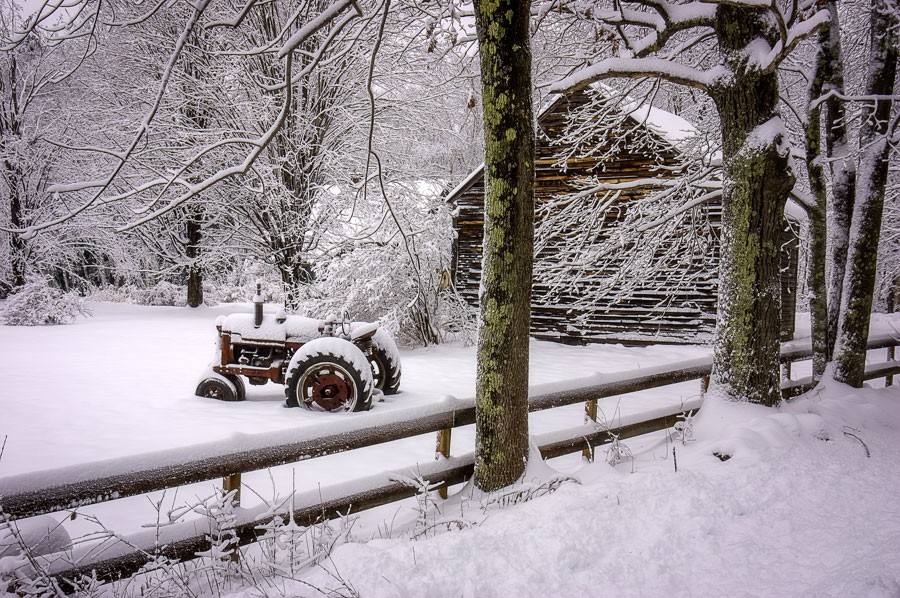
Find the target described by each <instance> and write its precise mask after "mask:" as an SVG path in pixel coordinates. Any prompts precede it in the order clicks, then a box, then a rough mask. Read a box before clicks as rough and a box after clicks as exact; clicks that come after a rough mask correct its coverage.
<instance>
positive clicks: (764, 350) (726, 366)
mask: <svg viewBox="0 0 900 598" xmlns="http://www.w3.org/2000/svg"><path fill="white" fill-rule="evenodd" d="M771 28H772V24H771V23H768V22H767V20H766V18H765V16H764V14H763V12H761V11H756V10H749V9H747V8H746V7H733V6H727V5H720V6H719V7H718V10H717V23H716V30H717V33H718V36H719V43H720V45H721V47H722V49H723V54H724V58H725V61H726V64H728V66H729V67H730V69H731V71H732V73H733V76H732V78H731V79H730V80H729V81H727V82H726V83H724V84H722V85H721V86H718V87H714V88H713V89H711V90H710V93H711V95H712V97H713V99H714V101H715V102H716V106H717V108H718V111H719V115H720V118H721V122H722V142H723V158H724V160H723V163H724V179H725V184H724V189H723V195H722V204H723V205H722V225H723V228H722V265H721V270H720V276H719V307H718V321H717V329H716V342H715V361H714V374H713V378H714V381H715V383H716V385H717V387H718V388H719V389H720V391H721V392H723V393H724V394H725V395H726V396H727V397H729V398H731V399H734V400H749V401H750V402H754V403H762V404H764V405H774V404H775V403H777V402H778V401H779V400H780V398H781V392H780V378H779V375H780V373H779V361H778V355H779V347H780V345H779V331H780V329H781V307H780V306H781V272H780V266H779V256H780V251H781V244H780V234H781V231H782V227H783V219H784V204H785V201H786V199H787V195H788V193H789V191H790V189H791V187H792V186H793V182H794V181H793V177H792V176H791V175H790V171H789V168H788V156H787V152H786V151H784V150H783V149H782V148H780V147H779V145H780V144H781V142H782V140H781V139H780V133H779V129H780V121H779V120H778V110H777V105H778V81H777V78H776V76H775V74H774V73H764V72H761V71H759V70H758V69H755V68H754V67H753V66H752V65H750V66H748V63H747V60H746V56H747V53H746V48H747V47H748V45H750V44H751V43H752V42H753V40H754V39H756V38H757V37H758V36H760V35H767V34H768V35H769V36H770V37H773V38H774V36H775V32H774V31H771Z"/></svg>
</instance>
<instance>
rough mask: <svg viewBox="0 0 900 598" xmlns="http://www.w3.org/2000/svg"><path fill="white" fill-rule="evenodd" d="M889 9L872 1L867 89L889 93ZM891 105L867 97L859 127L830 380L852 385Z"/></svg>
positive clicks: (892, 58)
mask: <svg viewBox="0 0 900 598" xmlns="http://www.w3.org/2000/svg"><path fill="white" fill-rule="evenodd" d="M891 10H892V9H891V8H890V3H889V2H886V1H885V0H873V2H872V15H871V19H872V21H871V22H872V25H871V32H870V36H871V37H870V39H871V42H870V52H869V56H870V58H869V71H868V74H867V83H866V87H867V89H866V92H867V95H871V96H882V97H883V96H890V95H891V94H892V93H893V91H894V83H895V80H896V75H897V46H896V42H897V40H896V37H895V35H896V34H895V33H892V31H891V27H892V25H893V26H894V27H896V25H895V17H893V16H892V14H893V13H892V12H891ZM892 105H893V102H892V101H891V100H887V99H881V100H874V101H871V102H868V103H867V104H866V106H865V108H864V110H863V113H862V119H863V121H862V125H861V127H860V132H859V146H860V149H859V153H858V158H857V165H856V199H855V201H854V207H853V221H852V224H851V228H850V246H849V251H848V253H847V274H846V276H845V278H844V290H843V296H842V301H841V316H840V322H839V324H838V336H837V344H836V346H835V352H834V378H835V380H837V381H839V382H843V383H845V384H849V385H851V386H855V387H857V388H858V387H861V386H862V384H863V373H864V371H865V365H866V341H867V339H868V336H869V317H870V314H871V312H872V296H873V295H874V293H875V268H876V263H877V260H878V242H879V239H880V233H881V218H882V213H883V211H884V192H885V185H886V184H887V176H888V157H889V154H890V146H889V144H888V139H887V135H886V134H887V132H888V126H889V124H890V116H891V108H892Z"/></svg>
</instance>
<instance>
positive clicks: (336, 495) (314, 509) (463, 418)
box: [0, 335, 900, 580]
mask: <svg viewBox="0 0 900 598" xmlns="http://www.w3.org/2000/svg"><path fill="white" fill-rule="evenodd" d="M897 344H900V342H898V339H897V338H895V337H893V336H889V335H883V336H876V337H872V338H870V339H869V349H870V350H873V349H882V348H887V349H888V356H887V359H888V361H886V362H884V363H878V364H873V365H870V366H869V367H868V368H867V373H866V379H867V380H870V379H874V378H881V377H885V378H886V379H887V380H890V377H891V376H893V375H897V374H900V362H898V361H893V347H894V346H896V345H897ZM810 355H811V351H810V349H809V346H808V343H807V345H806V346H803V343H802V342H797V341H794V342H790V343H785V344H784V346H783V350H782V362H783V363H785V364H791V363H792V362H794V361H802V360H805V359H809V357H810ZM711 369H712V363H711V358H709V357H705V358H700V359H696V360H692V361H685V362H681V363H678V364H669V365H666V366H661V367H655V368H644V369H641V370H637V371H634V372H624V373H620V374H616V375H615V376H610V377H603V376H596V377H593V378H589V379H586V380H585V384H583V385H580V386H577V387H572V388H568V389H565V390H558V391H554V392H541V391H540V388H538V389H537V391H536V392H535V393H534V394H533V395H532V396H530V397H529V410H530V411H540V410H544V409H552V408H556V407H562V406H566V405H573V404H577V403H584V404H585V405H586V412H587V413H588V415H589V416H590V415H591V414H592V413H593V414H594V417H595V414H596V410H595V405H596V401H597V400H598V399H602V398H605V397H612V396H617V395H622V394H626V393H633V392H637V391H641V390H647V389H651V388H657V387H660V386H667V385H671V384H676V383H680V382H685V381H690V380H703V381H704V383H703V384H704V386H703V388H705V384H706V383H707V382H708V376H709V374H710V372H711ZM888 383H890V382H888ZM811 386H812V385H811V382H810V380H808V379H807V380H787V381H785V383H784V384H783V392H784V394H785V396H795V395H797V394H800V393H802V392H805V391H806V390H809V389H810V388H811ZM700 390H701V389H700V388H698V396H697V397H696V398H694V399H691V400H689V401H686V402H684V403H682V404H680V405H677V406H673V407H670V408H658V409H655V410H652V411H647V412H643V413H641V414H639V415H636V416H632V417H623V418H621V419H620V420H619V421H618V422H617V424H616V425H615V426H612V427H608V426H606V425H602V424H600V423H597V422H596V421H588V423H586V424H583V425H580V426H577V427H573V428H569V429H566V430H562V431H557V432H553V433H549V434H544V435H540V436H537V437H535V441H536V444H537V445H538V447H539V448H540V452H541V455H542V456H543V457H544V458H545V459H546V458H551V457H558V456H561V455H566V454H570V453H574V452H579V451H581V452H585V453H586V454H588V455H592V451H593V448H594V447H596V446H598V445H601V444H604V443H607V442H610V441H611V440H612V438H613V437H617V438H620V439H625V438H631V437H634V436H638V435H641V434H646V433H648V432H653V431H658V430H664V429H667V428H671V427H672V426H674V425H675V423H676V422H677V421H678V420H679V418H681V417H683V414H684V413H685V412H687V411H691V410H694V409H697V408H698V407H699V406H700V402H701V399H700ZM592 406H594V410H593V412H592ZM426 411H427V412H425V413H423V412H422V411H421V410H419V411H417V412H416V414H414V415H412V416H407V417H402V416H401V417H398V416H397V415H396V414H395V413H386V414H378V413H372V414H368V415H366V416H364V417H358V418H354V419H353V425H352V426H350V427H348V426H347V423H346V422H339V423H338V424H337V425H336V426H329V425H323V426H322V427H320V428H319V429H318V430H316V431H314V432H312V433H309V434H307V435H306V437H305V438H303V439H301V440H297V439H296V438H292V436H295V435H296V432H292V431H286V432H284V433H274V434H273V433H267V434H264V435H263V434H260V435H246V436H242V437H241V439H240V443H239V444H240V445H241V448H240V449H235V447H234V444H235V442H234V440H224V441H219V442H213V443H207V444H203V445H198V446H195V447H190V448H189V449H176V450H168V451H160V452H156V453H151V454H147V455H141V456H140V457H139V458H124V459H116V460H111V461H106V462H102V463H98V464H91V465H88V466H77V467H68V468H61V469H57V470H51V471H47V472H37V473H34V474H23V475H18V476H10V477H6V478H2V479H0V505H2V511H3V513H4V514H5V515H6V517H7V518H9V519H11V520H16V519H22V518H27V517H32V516H36V515H41V514H46V513H54V512H60V511H75V510H76V509H77V508H79V507H82V506H86V505H91V504H96V503H102V502H105V501H109V500H115V499H119V498H125V497H128V496H135V495H139V494H146V493H149V492H154V491H158V490H164V489H168V488H174V487H178V486H183V485H186V484H192V483H196V482H203V481H209V480H214V479H216V478H223V479H224V480H225V487H226V489H239V488H240V474H241V473H242V472H250V471H257V470H261V469H266V468H270V467H275V466H278V465H284V464H288V463H294V462H297V461H302V460H306V459H313V458H316V457H321V456H324V455H330V454H334V453H340V452H344V451H350V450H356V449H360V448H364V447H368V446H372V445H376V444H381V443H385V442H391V441H394V440H400V439H403V438H409V437H413V436H418V435H421V434H428V433H434V432H438V433H439V434H438V452H439V453H441V454H443V455H444V458H443V459H440V460H436V461H429V462H426V463H424V464H419V465H416V466H415V467H413V468H409V469H406V470H398V471H393V472H383V473H379V474H376V475H373V476H369V477H367V478H364V479H357V480H353V481H352V482H347V483H344V484H338V485H335V486H332V487H330V488H324V489H317V490H315V491H309V492H301V493H297V494H295V495H294V500H293V504H294V510H293V517H294V520H295V521H296V522H297V523H298V524H299V525H310V524H313V523H316V522H319V521H323V520H325V519H331V518H335V517H338V516H341V515H346V514H347V513H349V512H350V511H352V512H359V511H362V510H365V509H369V508H372V507H376V506H379V505H384V504H387V503H390V502H394V501H397V500H400V499H403V498H407V497H409V496H413V495H415V494H416V492H417V489H416V488H414V487H412V486H410V485H409V484H408V483H407V482H405V481H404V479H408V477H410V475H413V476H418V477H420V478H422V479H423V480H425V481H427V482H429V483H432V484H433V483H442V484H443V485H444V487H445V488H446V487H447V486H451V485H453V484H457V483H461V482H464V481H465V480H466V479H468V478H469V477H470V476H471V475H472V472H473V468H474V454H473V453H467V454H464V455H459V456H451V455H450V430H451V429H452V428H456V427H460V426H466V425H470V424H473V423H474V422H475V405H474V399H463V400H457V399H452V400H445V401H442V402H439V403H436V404H434V405H431V406H429V407H428V408H427V410H426ZM357 422H358V425H356V424H357ZM304 432H306V431H305V430H304ZM186 453H188V454H190V455H192V458H186ZM85 471H88V472H91V473H90V474H89V475H91V476H92V477H90V478H89V479H85V475H86V474H85ZM98 472H103V474H102V475H98ZM235 515H236V518H235V524H234V526H235V528H234V529H235V532H236V536H237V541H238V543H239V544H241V545H244V544H249V543H252V542H255V541H256V539H257V528H258V527H260V526H261V525H264V524H265V523H267V522H269V521H271V520H272V518H273V514H272V513H271V512H269V507H268V506H267V505H260V506H258V507H253V508H249V509H244V508H239V509H236V511H235ZM208 548H209V542H208V540H207V536H206V533H204V531H203V530H200V529H198V526H197V522H196V521H187V522H183V523H178V524H174V525H169V526H166V527H165V528H163V529H153V530H146V531H144V532H140V533H137V534H133V535H130V536H117V537H116V539H115V541H113V542H100V543H98V544H97V545H93V546H86V547H81V548H77V549H73V550H72V551H70V552H69V553H67V554H66V556H65V558H45V559H43V561H44V562H45V564H46V567H47V570H48V572H50V573H51V574H53V575H55V576H58V577H60V578H69V579H71V578H73V577H75V576H78V575H81V574H91V573H94V574H96V575H97V577H98V578H99V579H103V580H111V579H115V578H118V577H121V576H126V575H130V574H132V573H134V572H136V571H138V570H139V569H140V568H141V567H143V566H144V565H145V564H146V563H147V562H148V561H150V560H152V558H154V557H155V556H166V557H169V558H172V559H177V560H187V559H191V558H194V557H195V555H196V553H198V552H200V551H203V550H207V549H208Z"/></svg>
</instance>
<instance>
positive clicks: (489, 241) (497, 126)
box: [475, 0, 534, 492]
mask: <svg viewBox="0 0 900 598" xmlns="http://www.w3.org/2000/svg"><path fill="white" fill-rule="evenodd" d="M530 9H531V2H530V1H527V0H526V1H524V2H518V1H516V0H481V1H478V0H476V2H475V22H476V28H477V31H478V44H479V51H480V54H481V82H482V99H483V100H482V101H483V107H484V137H485V173H486V189H485V223H484V229H485V230H484V233H485V234H484V258H483V266H482V272H483V274H482V289H481V323H480V327H479V334H478V369H477V379H476V390H475V396H476V399H475V401H476V403H475V405H476V406H475V425H476V447H475V485H476V486H477V487H478V488H480V489H481V490H484V491H488V492H490V491H494V490H498V489H500V488H504V487H506V486H509V485H511V484H513V483H514V482H515V481H516V480H518V479H519V478H520V477H521V476H522V474H523V473H524V471H525V464H526V461H527V458H528V341H529V337H528V331H529V321H530V317H531V274H532V261H533V247H534V118H533V113H532V106H531V91H532V90H531V47H530V32H529V16H530Z"/></svg>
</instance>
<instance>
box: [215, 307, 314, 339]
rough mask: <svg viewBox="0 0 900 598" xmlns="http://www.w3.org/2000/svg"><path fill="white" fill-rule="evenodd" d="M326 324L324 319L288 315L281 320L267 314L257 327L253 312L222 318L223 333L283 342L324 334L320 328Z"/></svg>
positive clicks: (242, 337)
mask: <svg viewBox="0 0 900 598" xmlns="http://www.w3.org/2000/svg"><path fill="white" fill-rule="evenodd" d="M324 324H325V322H324V321H323V320H317V319H315V318H307V317H305V316H287V317H286V318H285V319H284V321H280V319H278V317H277V315H276V314H265V315H263V321H262V324H261V325H260V326H258V327H257V326H255V325H254V321H253V314H231V315H230V316H225V319H224V320H222V333H223V334H231V336H232V337H235V336H240V337H241V339H244V340H255V341H269V342H278V343H283V342H285V341H286V340H289V339H290V340H298V341H301V342H306V341H309V340H312V339H314V338H318V337H320V336H322V334H321V333H320V332H319V328H320V327H321V326H323V325H324ZM233 340H234V339H233Z"/></svg>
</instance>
